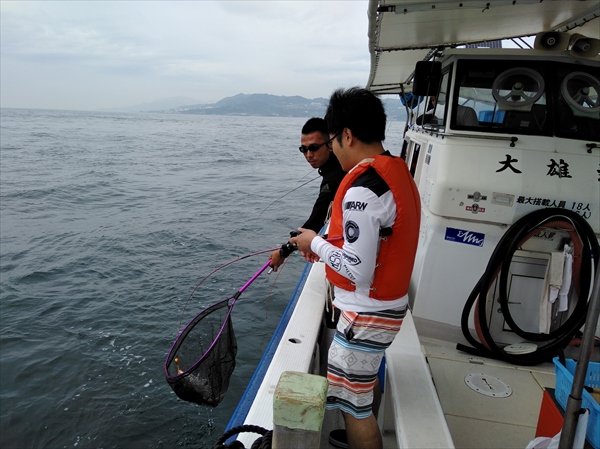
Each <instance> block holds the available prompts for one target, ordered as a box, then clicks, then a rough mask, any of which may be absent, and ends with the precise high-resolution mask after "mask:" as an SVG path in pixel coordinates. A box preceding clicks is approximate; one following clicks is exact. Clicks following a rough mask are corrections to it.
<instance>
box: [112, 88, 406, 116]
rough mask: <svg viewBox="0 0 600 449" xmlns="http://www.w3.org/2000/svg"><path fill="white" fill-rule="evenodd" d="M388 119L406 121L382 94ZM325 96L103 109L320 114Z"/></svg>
mask: <svg viewBox="0 0 600 449" xmlns="http://www.w3.org/2000/svg"><path fill="white" fill-rule="evenodd" d="M381 100H382V101H383V104H384V106H385V110H386V113H387V115H388V119H389V120H406V112H405V109H404V106H402V105H401V104H400V101H399V99H398V97H395V96H382V97H381ZM328 101H329V100H328V99H326V98H322V97H320V98H312V99H309V98H304V97H300V96H298V95H295V96H291V97H289V96H280V95H270V94H237V95H234V96H233V97H226V98H223V99H222V100H219V101H217V102H216V103H211V104H202V103H197V101H196V100H194V99H192V98H189V97H170V98H165V99H162V100H157V101H153V102H150V103H143V104H139V105H136V106H131V107H128V108H113V109H105V111H113V112H163V113H169V114H199V115H258V116H265V117H323V116H324V115H325V110H326V109H327V103H328Z"/></svg>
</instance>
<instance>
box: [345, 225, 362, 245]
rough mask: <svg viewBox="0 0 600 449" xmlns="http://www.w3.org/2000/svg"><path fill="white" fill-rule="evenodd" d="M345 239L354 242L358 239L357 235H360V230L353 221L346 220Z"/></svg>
mask: <svg viewBox="0 0 600 449" xmlns="http://www.w3.org/2000/svg"><path fill="white" fill-rule="evenodd" d="M345 229H346V241H347V242H348V243H354V242H356V241H357V240H358V236H359V235H360V230H359V229H358V225H357V224H356V223H354V222H353V221H348V222H346V228H345Z"/></svg>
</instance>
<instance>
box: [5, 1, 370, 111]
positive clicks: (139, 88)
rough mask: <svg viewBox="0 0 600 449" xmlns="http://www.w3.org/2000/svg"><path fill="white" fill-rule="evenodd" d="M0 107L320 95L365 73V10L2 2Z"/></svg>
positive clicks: (307, 5) (255, 4) (315, 5)
mask: <svg viewBox="0 0 600 449" xmlns="http://www.w3.org/2000/svg"><path fill="white" fill-rule="evenodd" d="M0 7H1V11H0V16H1V24H0V33H1V39H0V49H1V54H0V58H1V64H0V92H1V93H0V95H1V96H0V104H1V106H2V107H17V108H49V109H79V110H93V109H100V108H111V107H126V106H132V105H136V104H140V103H146V102H151V101H155V100H160V99H163V98H167V97H172V96H187V97H191V98H194V99H196V100H198V102H206V103H212V102H215V101H218V100H220V99H221V98H224V97H228V96H232V95H235V94H238V93H245V94H252V93H269V94H275V95H301V96H303V97H307V98H315V97H328V96H329V95H330V94H331V92H332V91H333V90H334V89H336V88H337V87H349V86H353V85H360V86H364V85H365V84H366V82H367V78H368V74H369V66H370V62H369V51H368V41H367V1H366V0H352V1H342V0H337V1H308V0H288V1H275V0H266V1H249V0H246V1H232V0H231V1H229V0H226V1H223V0H222V1H218V2H213V1H202V0H196V1H186V2H178V1H95V2H93V1H64V2H60V1H37V2H33V1H5V0H2V1H1V3H0Z"/></svg>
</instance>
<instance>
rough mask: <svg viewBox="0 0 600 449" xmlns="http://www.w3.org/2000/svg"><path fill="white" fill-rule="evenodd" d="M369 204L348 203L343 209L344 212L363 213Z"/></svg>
mask: <svg viewBox="0 0 600 449" xmlns="http://www.w3.org/2000/svg"><path fill="white" fill-rule="evenodd" d="M368 204H369V203H363V202H362V201H348V202H347V203H346V204H345V205H344V209H346V210H360V211H363V210H365V209H366V208H367V205H368Z"/></svg>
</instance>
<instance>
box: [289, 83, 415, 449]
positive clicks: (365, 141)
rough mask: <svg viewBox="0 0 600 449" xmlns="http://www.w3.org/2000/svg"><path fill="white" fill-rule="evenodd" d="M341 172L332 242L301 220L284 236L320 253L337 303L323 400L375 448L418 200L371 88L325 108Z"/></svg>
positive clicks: (354, 437)
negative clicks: (387, 144)
mask: <svg viewBox="0 0 600 449" xmlns="http://www.w3.org/2000/svg"><path fill="white" fill-rule="evenodd" d="M325 120H326V121H327V127H328V130H329V135H330V138H332V139H333V140H332V146H333V152H334V154H335V155H336V156H337V158H338V160H339V161H340V164H341V165H342V169H343V170H344V171H347V172H348V174H347V175H346V176H345V177H344V179H343V181H342V183H341V184H340V187H339V188H338V191H337V193H336V196H335V199H334V203H333V210H332V216H331V222H330V226H329V240H330V242H328V241H326V240H324V239H323V238H321V237H319V236H317V235H316V234H315V232H314V231H311V230H308V229H303V228H300V229H299V230H300V232H301V234H300V235H299V236H298V237H294V238H292V239H290V242H292V243H295V244H296V245H297V246H298V249H299V250H300V251H301V253H302V255H303V256H304V257H305V258H306V259H307V260H308V261H311V262H314V261H318V260H323V261H324V262H325V263H326V273H327V278H328V279H329V281H330V282H331V283H332V284H334V286H335V287H334V290H335V300H334V303H333V304H334V306H335V307H337V308H339V309H340V310H341V317H340V320H339V322H338V325H337V330H336V334H335V337H334V340H333V342H332V344H331V346H330V348H329V358H328V367H327V380H328V381H329V390H328V393H327V396H328V397H327V408H328V409H335V408H337V409H340V410H341V411H342V415H343V416H344V421H345V424H346V432H347V439H348V446H349V447H350V448H351V449H371V448H374V449H380V448H381V446H382V440H381V433H380V431H379V427H378V425H377V420H376V418H375V416H374V414H373V413H374V411H376V409H377V407H378V404H377V403H374V395H373V391H374V389H378V388H379V385H378V382H379V381H378V378H377V372H378V370H379V365H380V363H381V360H382V358H383V355H384V353H385V349H386V348H387V347H388V346H389V345H390V344H391V343H392V341H393V340H394V338H395V336H396V334H397V333H398V331H399V330H400V326H401V324H402V320H403V318H404V316H405V314H406V310H407V307H408V284H409V280H410V276H411V273H412V269H413V264H414V258H415V253H416V249H417V241H418V236H419V224H420V209H421V206H420V200H419V194H418V192H417V188H416V186H415V183H414V181H413V179H412V177H411V175H410V173H409V171H408V168H407V166H406V164H405V162H404V160H402V159H401V158H398V157H394V156H392V155H391V154H390V153H389V152H387V151H386V150H385V149H384V147H383V144H382V141H383V140H384V138H385V126H386V115H385V111H384V108H383V104H382V103H381V101H380V100H379V98H377V97H376V96H375V95H373V94H372V93H371V92H369V91H368V90H366V89H361V88H358V87H355V88H350V89H348V90H343V89H339V90H337V91H335V92H334V93H333V95H332V96H331V98H330V100H329V105H328V108H327V113H326V115H325Z"/></svg>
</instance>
